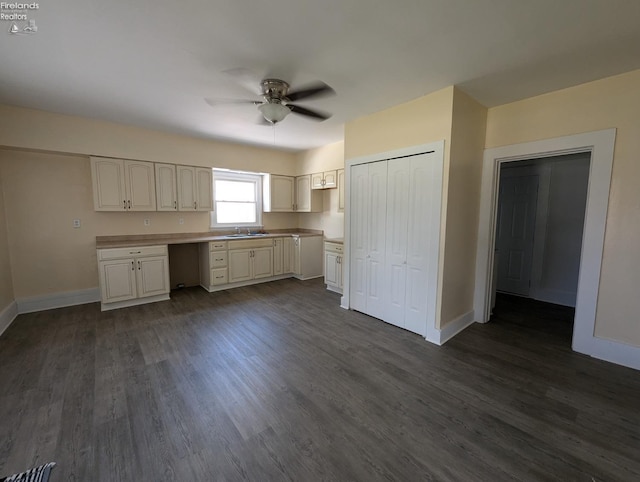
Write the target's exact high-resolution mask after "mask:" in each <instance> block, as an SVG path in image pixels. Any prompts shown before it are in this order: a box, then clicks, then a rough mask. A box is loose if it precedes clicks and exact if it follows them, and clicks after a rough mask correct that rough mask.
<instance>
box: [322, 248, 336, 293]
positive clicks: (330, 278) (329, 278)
mask: <svg viewBox="0 0 640 482" xmlns="http://www.w3.org/2000/svg"><path fill="white" fill-rule="evenodd" d="M338 257H339V255H338V254H336V253H332V252H331V251H327V252H326V253H325V255H324V282H325V284H327V285H331V286H336V287H337V286H338Z"/></svg>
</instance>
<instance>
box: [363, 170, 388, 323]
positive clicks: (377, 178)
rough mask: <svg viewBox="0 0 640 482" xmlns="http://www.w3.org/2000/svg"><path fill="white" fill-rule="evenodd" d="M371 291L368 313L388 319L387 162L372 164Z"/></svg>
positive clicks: (368, 272) (368, 274)
mask: <svg viewBox="0 0 640 482" xmlns="http://www.w3.org/2000/svg"><path fill="white" fill-rule="evenodd" d="M367 203H368V206H367V211H368V216H367V219H368V236H367V245H368V246H367V247H368V252H367V258H366V259H367V262H366V277H367V281H368V282H367V293H366V310H365V313H367V314H369V315H371V316H375V317H376V318H381V319H384V317H385V308H386V306H385V301H386V299H385V298H386V297H385V292H386V289H387V282H386V277H385V272H384V265H385V250H386V225H387V162H386V161H381V162H372V163H370V164H369V176H368V193H367Z"/></svg>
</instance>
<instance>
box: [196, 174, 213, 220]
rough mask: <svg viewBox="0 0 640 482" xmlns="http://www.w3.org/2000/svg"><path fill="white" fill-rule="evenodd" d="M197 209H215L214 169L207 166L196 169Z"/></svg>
mask: <svg viewBox="0 0 640 482" xmlns="http://www.w3.org/2000/svg"><path fill="white" fill-rule="evenodd" d="M195 176H196V210H197V211H213V171H211V169H209V168H205V167H197V168H196V169H195Z"/></svg>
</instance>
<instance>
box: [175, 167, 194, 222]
mask: <svg viewBox="0 0 640 482" xmlns="http://www.w3.org/2000/svg"><path fill="white" fill-rule="evenodd" d="M176 175H177V178H178V185H177V186H178V211H195V210H196V207H197V206H196V170H195V168H193V167H189V166H176Z"/></svg>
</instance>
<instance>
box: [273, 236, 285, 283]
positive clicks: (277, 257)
mask: <svg viewBox="0 0 640 482" xmlns="http://www.w3.org/2000/svg"><path fill="white" fill-rule="evenodd" d="M282 244H283V243H282V238H275V239H274V240H273V274H274V275H278V274H282V273H283V272H284V271H283V270H284V260H283V259H282V256H283V254H284V250H283V246H282Z"/></svg>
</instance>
